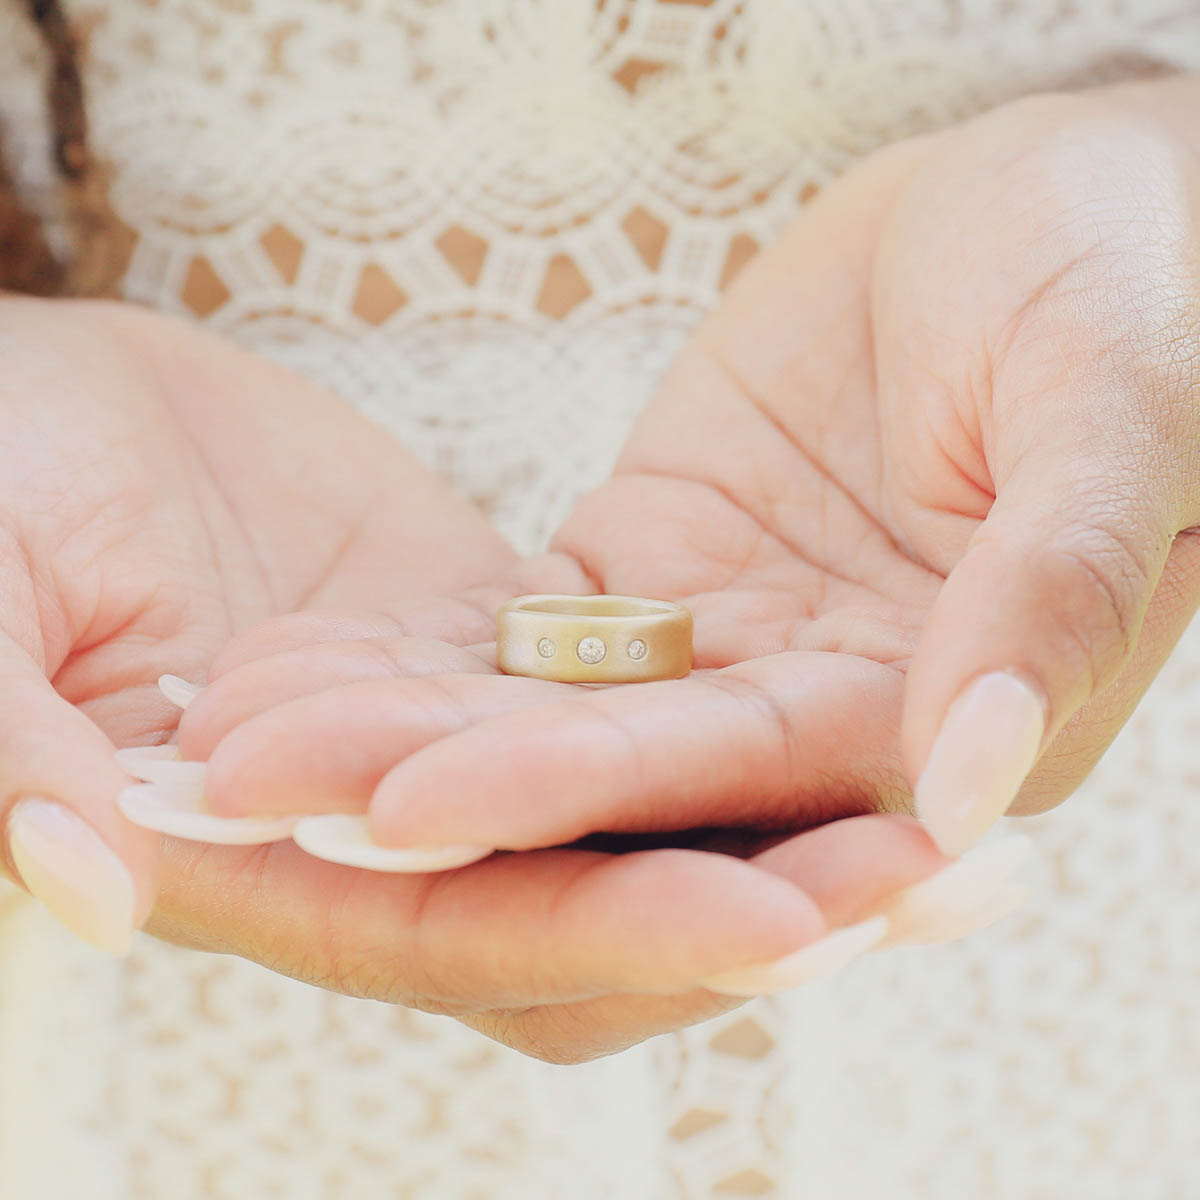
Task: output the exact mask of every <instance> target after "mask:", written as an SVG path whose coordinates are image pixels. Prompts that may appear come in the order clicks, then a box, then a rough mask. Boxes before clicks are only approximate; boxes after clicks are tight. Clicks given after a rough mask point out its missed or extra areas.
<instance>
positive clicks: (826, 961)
mask: <svg viewBox="0 0 1200 1200" xmlns="http://www.w3.org/2000/svg"><path fill="white" fill-rule="evenodd" d="M887 927H888V923H887V918H886V917H872V918H871V919H870V920H868V921H860V922H859V923H858V924H857V925H847V926H846V927H845V928H844V929H836V930H834V932H833V933H830V934H827V935H826V936H825V937H823V938H819V939H818V940H817V941H815V942H810V943H809V944H808V945H807V946H802V947H801V948H800V949H799V950H797V951H795V953H793V954H789V955H788V956H787V957H786V958H780V959H777V960H776V961H775V962H769V963H758V964H755V965H753V966H749V967H736V968H734V970H732V971H722V972H721V973H720V974H718V975H710V976H709V977H708V978H707V979H703V980H701V981H700V986H701V987H705V988H708V990H709V991H710V992H721V993H723V994H724V995H727V996H762V995H767V994H770V993H772V992H782V991H786V990H787V989H788V988H794V987H799V986H800V985H801V984H802V983H810V982H812V981H813V980H814V979H824V978H825V977H826V976H828V975H832V974H833V973H834V972H835V971H840V970H841V969H842V967H844V966H845V965H846V964H847V963H849V962H852V961H853V960H854V959H856V958H858V956H859V955H860V954H865V953H866V952H867V951H868V950H870V949H871V947H872V946H875V945H877V944H878V943H879V941H880V940H881V939H882V938H883V937H884V935H885V934H886V933H887Z"/></svg>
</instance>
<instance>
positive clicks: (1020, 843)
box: [870, 834, 1033, 950]
mask: <svg viewBox="0 0 1200 1200" xmlns="http://www.w3.org/2000/svg"><path fill="white" fill-rule="evenodd" d="M1032 845H1033V842H1032V841H1031V839H1029V838H1027V837H1025V836H1023V835H1020V834H1017V835H1014V836H1012V837H1005V838H1000V839H998V840H997V841H995V842H991V843H989V844H988V845H985V846H980V847H979V848H978V849H977V850H972V851H970V852H969V853H967V854H964V855H963V857H962V858H960V859H958V861H957V862H954V863H951V864H950V866H948V867H944V868H943V869H942V870H940V871H938V872H937V874H936V875H931V876H930V877H929V878H928V879H923V880H921V882H920V883H914V884H913V885H912V886H911V887H907V888H905V889H904V890H903V891H900V892H897V893H896V894H895V895H893V896H892V897H890V898H889V899H887V900H885V901H884V902H883V903H882V904H879V905H876V906H874V907H872V908H871V909H870V913H871V915H872V916H876V915H878V916H884V917H887V921H888V932H887V936H886V937H885V938H884V939H883V940H882V941H881V942H880V943H879V947H878V948H879V949H881V950H882V949H884V948H885V947H888V946H911V945H920V944H922V943H925V942H944V941H950V940H951V939H953V938H956V937H965V936H966V935H967V934H968V933H973V932H974V931H975V930H976V929H982V928H983V927H984V926H985V925H989V924H991V923H992V922H993V921H996V920H999V919H1000V916H1005V915H1007V913H1008V912H1011V911H1012V909H1011V908H1008V909H1005V910H1004V911H1003V912H1000V914H999V915H998V916H993V915H991V914H992V913H993V910H994V909H995V907H996V904H997V901H998V900H999V899H1000V898H1001V897H1009V898H1010V899H1011V893H1012V891H1013V888H1012V885H1011V884H1010V883H1009V879H1010V877H1011V876H1012V874H1013V873H1014V872H1015V871H1016V870H1017V869H1018V868H1019V867H1020V866H1021V864H1022V863H1024V862H1025V861H1026V860H1027V859H1028V858H1029V854H1030V850H1031V848H1032ZM1018 890H1020V891H1022V892H1024V891H1025V889H1018Z"/></svg>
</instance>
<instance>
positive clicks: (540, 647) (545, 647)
mask: <svg viewBox="0 0 1200 1200" xmlns="http://www.w3.org/2000/svg"><path fill="white" fill-rule="evenodd" d="M557 649H558V647H557V646H556V645H555V644H554V643H553V642H552V641H551V640H550V638H542V640H541V641H540V642H538V644H537V652H538V653H539V654H540V655H541V656H542V657H543V658H553V657H554V652H555V651H556V650H557Z"/></svg>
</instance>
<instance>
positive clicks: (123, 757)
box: [116, 742, 183, 778]
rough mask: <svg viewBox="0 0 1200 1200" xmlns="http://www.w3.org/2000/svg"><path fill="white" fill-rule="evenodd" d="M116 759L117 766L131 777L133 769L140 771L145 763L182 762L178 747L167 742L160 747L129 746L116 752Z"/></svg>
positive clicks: (181, 753) (181, 754)
mask: <svg viewBox="0 0 1200 1200" xmlns="http://www.w3.org/2000/svg"><path fill="white" fill-rule="evenodd" d="M116 758H117V765H118V766H119V767H120V768H121V769H122V770H124V771H128V772H129V773H130V774H131V775H132V774H133V772H134V769H135V768H136V769H138V770H140V769H141V768H142V766H143V765H144V764H146V763H151V762H182V761H183V752H182V751H181V750H180V749H179V747H178V746H176V745H174V744H173V743H170V742H168V743H166V744H164V745H162V746H129V747H127V748H126V749H124V750H118V751H117V754H116ZM134 778H137V776H136V775H135V776H134Z"/></svg>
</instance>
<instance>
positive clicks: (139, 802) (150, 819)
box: [117, 783, 299, 846]
mask: <svg viewBox="0 0 1200 1200" xmlns="http://www.w3.org/2000/svg"><path fill="white" fill-rule="evenodd" d="M117 807H118V808H119V809H120V810H121V813H122V814H123V815H124V817H125V819H126V820H128V821H130V822H132V823H133V824H134V825H139V826H141V828H143V829H151V830H153V831H154V832H155V833H165V834H166V835H167V836H168V837H177V838H182V839H183V840H184V841H188V842H207V843H209V844H210V845H213V846H266V845H268V844H269V843H271V842H283V841H286V840H287V839H288V838H290V837H291V836H292V830H293V829H294V828H295V827H296V822H297V820H299V818H298V817H286V816H285V817H220V816H217V815H216V814H215V813H213V812H210V811H209V809H208V805H207V803H206V802H205V799H204V793H203V789H202V788H194V789H191V790H188V789H187V788H179V787H170V786H164V785H163V784H157V783H141V784H138V785H137V786H135V787H130V788H126V789H125V790H124V791H123V792H121V793H120V794H119V795H118V796H117Z"/></svg>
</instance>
